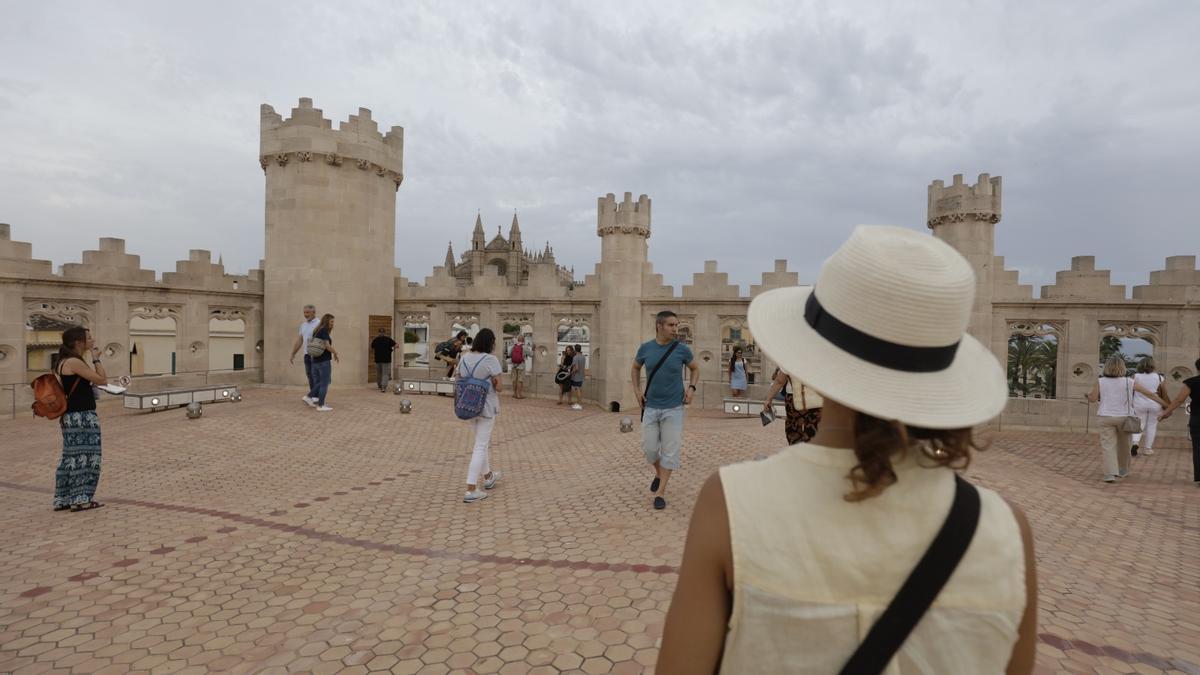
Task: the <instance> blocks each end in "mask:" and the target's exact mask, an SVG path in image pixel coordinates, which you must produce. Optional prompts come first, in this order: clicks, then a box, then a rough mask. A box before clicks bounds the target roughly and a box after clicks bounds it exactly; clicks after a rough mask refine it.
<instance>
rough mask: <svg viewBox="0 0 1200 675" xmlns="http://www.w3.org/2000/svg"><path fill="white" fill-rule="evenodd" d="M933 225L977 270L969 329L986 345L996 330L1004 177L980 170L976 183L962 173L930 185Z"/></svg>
mask: <svg viewBox="0 0 1200 675" xmlns="http://www.w3.org/2000/svg"><path fill="white" fill-rule="evenodd" d="M928 214H929V220H928V225H929V229H931V230H933V236H935V237H937V238H938V239H941V240H942V241H944V242H946V243H947V244H950V245H951V246H953V247H954V249H955V250H957V251H958V252H959V253H961V254H962V255H963V257H965V258H966V259H967V262H969V263H971V267H972V268H974V270H975V304H974V305H973V306H972V308H971V322H970V324H969V325H968V328H967V331H968V332H969V333H970V334H971V335H973V336H975V338H976V339H978V340H980V341H981V342H983V344H985V345H989V344H991V333H992V268H993V263H994V259H995V256H996V223H998V222H1000V177H999V176H996V177H995V178H992V177H990V176H988V174H986V173H981V174H979V181H978V182H977V183H976V184H975V185H966V184H964V183H963V177H962V174H956V175H955V176H954V182H953V184H952V185H951V186H950V187H946V186H945V184H944V183H943V182H942V181H940V180H935V181H933V184H931V185H930V186H929V209H928Z"/></svg>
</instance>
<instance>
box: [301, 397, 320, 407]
mask: <svg viewBox="0 0 1200 675" xmlns="http://www.w3.org/2000/svg"><path fill="white" fill-rule="evenodd" d="M300 400H301V401H304V402H305V403H307V404H308V405H310V406H312V407H313V408H315V407H317V399H315V398H309V397H307V396H305V397H303V398H301V399H300Z"/></svg>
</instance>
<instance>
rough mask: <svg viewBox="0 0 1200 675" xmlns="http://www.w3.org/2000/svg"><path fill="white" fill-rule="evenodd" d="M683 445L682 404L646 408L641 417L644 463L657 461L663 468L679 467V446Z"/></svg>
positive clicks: (672, 468) (672, 469)
mask: <svg viewBox="0 0 1200 675" xmlns="http://www.w3.org/2000/svg"><path fill="white" fill-rule="evenodd" d="M681 445H683V406H679V407H676V408H646V416H645V418H643V419H642V452H643V453H645V455H646V463H648V464H653V463H655V462H659V466H661V467H662V468H664V469H670V470H671V471H674V470H676V469H678V468H679V448H680V446H681Z"/></svg>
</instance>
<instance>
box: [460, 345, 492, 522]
mask: <svg viewBox="0 0 1200 675" xmlns="http://www.w3.org/2000/svg"><path fill="white" fill-rule="evenodd" d="M495 347H496V334H495V333H493V332H492V329H490V328H484V329H483V330H481V331H479V332H478V333H476V334H475V340H474V344H472V345H471V351H470V352H469V353H466V354H463V355H462V358H461V359H459V361H458V366H457V371H456V374H455V377H456V378H458V379H462V378H476V379H480V380H487V381H489V382H490V383H491V386H490V387H489V388H488V392H487V399H486V401H485V402H484V405H483V410H482V412H480V413H479V415H478V416H476V417H472V418H471V419H470V420H469V421H470V423H471V425H472V426H474V432H475V434H474V440H473V442H472V445H471V461H470V463H469V464H468V465H467V493H466V494H465V495H463V501H464V502H466V503H468V504H470V503H471V502H477V501H479V500H481V499H486V498H487V496H488V493H487V492H486V491H487V490H491V489H492V488H494V487H496V483H497V482H499V480H500V472H499V471H496V470H494V469H492V462H491V442H492V429H493V428H494V427H495V425H496V416H497V415H499V414H500V375H501V374H502V373H503V372H504V368H503V367H501V365H500V359H498V358H496V357H495V356H494V355H493V354H492V351H493V350H494V349H495ZM480 479H482V480H480ZM481 485H482V487H483V489H482V490H480V489H479V487H480V486H481Z"/></svg>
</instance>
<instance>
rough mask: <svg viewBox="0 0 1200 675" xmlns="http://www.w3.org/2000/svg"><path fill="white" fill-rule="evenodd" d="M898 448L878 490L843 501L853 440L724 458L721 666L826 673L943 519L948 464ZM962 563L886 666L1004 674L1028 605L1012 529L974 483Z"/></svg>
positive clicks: (949, 486)
mask: <svg viewBox="0 0 1200 675" xmlns="http://www.w3.org/2000/svg"><path fill="white" fill-rule="evenodd" d="M919 455H920V453H918V452H916V451H913V452H909V453H908V456H907V457H906V458H905V459H903V460H894V461H893V464H894V466H895V470H896V474H897V476H898V478H899V480H898V481H897V482H896V483H895V484H893V485H891V486H890V487H888V488H887V489H886V490H884V492H883V494H881V495H879V496H876V497H872V498H870V499H867V500H864V501H861V502H848V501H845V500H844V499H842V495H844V494H845V493H846V492H848V491H849V488H850V482H849V480H847V479H846V478H845V476H846V474H847V473H848V472H849V470H850V469H851V468H852V467H853V466H854V465H855V464H856V463H857V461H856V459H855V457H854V453H853V451H851V450H844V449H836V448H826V447H822V446H816V445H812V444H805V445H795V446H792V447H789V448H787V449H785V450H783V451H781V452H779V453H778V454H776V455H774V456H772V457H770V458H768V459H766V460H763V461H758V462H746V463H742V464H735V465H733V466H727V467H724V468H722V469H721V482H722V485H723V486H724V490H725V501H726V505H727V508H728V512H729V531H730V540H731V544H732V550H733V577H734V592H733V610H732V614H731V616H730V619H729V630H728V632H727V634H726V637H725V652H724V657H723V661H722V664H721V671H720V672H721V673H726V674H736V675H753V674H755V673H762V674H764V675H766V674H768V673H769V674H779V673H814V674H815V673H837V672H838V671H839V670H840V669H841V667H842V665H843V664H844V663H845V662H846V661H847V660H848V659H849V658H850V655H851V654H852V653H853V652H854V650H855V649H856V648H857V647H858V645H859V643H860V642H861V641H862V639H863V638H864V637H865V636H866V634H867V631H868V630H870V628H871V626H872V624H874V622H875V619H876V618H877V617H878V616H879V614H880V613H881V612H883V610H884V609H885V608H886V607H887V605H888V603H889V602H891V599H892V597H893V596H894V595H895V593H896V591H897V590H898V589H899V588H900V586H901V585H902V584H903V583H904V580H905V579H906V578H908V574H909V573H910V572H911V571H912V568H913V567H914V566H915V565H916V563H917V560H919V559H920V557H921V556H922V555H924V553H925V550H926V549H927V548H928V547H929V543H930V542H931V541H932V540H933V537H934V536H935V535H936V534H937V531H938V530H939V529H940V528H941V526H942V522H943V521H944V520H945V518H946V514H947V513H949V511H950V503H951V501H952V500H953V497H954V473H953V471H951V470H950V469H946V468H927V467H926V466H922V465H921V464H925V465H928V463H929V462H928V460H923V461H922V460H920V459H919ZM979 492H980V498H981V502H982V505H981V506H982V508H981V512H980V520H979V527H978V529H977V530H976V533H975V537H974V539H973V540H972V542H971V545H970V547H969V548H968V549H967V553H966V555H965V556H964V557H963V559H962V562H961V563H960V564H959V566H958V568H957V569H956V570H955V572H954V574H953V576H951V577H950V580H949V582H948V583H947V584H946V586H945V588H943V589H942V592H941V594H940V595H939V596H938V598H937V600H936V601H935V602H934V604H933V606H932V607H931V608H930V610H929V612H928V613H927V614H926V615H925V616H924V617H923V618H922V620H921V622H920V623H919V624H917V627H916V628H915V629H914V630H913V632H912V633H911V634H910V635H909V637H908V640H907V642H905V644H904V646H903V647H901V649H900V651H899V652H897V654H896V656H895V658H893V659H892V662H891V664H890V665H889V666H888V669H887V670H886V671H885V672H887V673H892V674H902V675H908V674H910V673H922V674H925V673H931V674H932V673H939V674H941V673H964V674H965V673H971V674H972V675H975V674H982V673H1003V672H1004V670H1005V668H1006V666H1007V665H1008V661H1009V658H1010V656H1011V654H1012V649H1013V646H1014V645H1015V644H1016V640H1017V627H1018V626H1019V624H1020V622H1021V616H1022V614H1023V612H1024V610H1025V557H1024V546H1023V544H1022V542H1021V533H1020V528H1019V526H1018V525H1017V521H1016V518H1015V517H1014V516H1013V513H1012V510H1011V509H1010V508H1009V507H1008V504H1007V503H1005V501H1004V500H1003V499H1001V498H1000V496H999V495H997V494H996V493H994V492H992V491H991V490H987V489H984V488H979Z"/></svg>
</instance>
